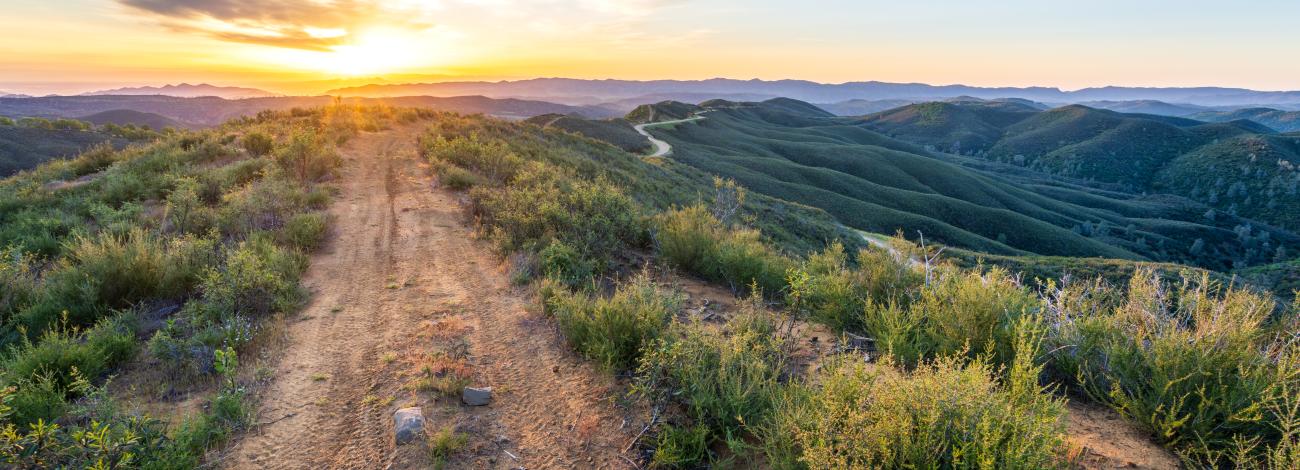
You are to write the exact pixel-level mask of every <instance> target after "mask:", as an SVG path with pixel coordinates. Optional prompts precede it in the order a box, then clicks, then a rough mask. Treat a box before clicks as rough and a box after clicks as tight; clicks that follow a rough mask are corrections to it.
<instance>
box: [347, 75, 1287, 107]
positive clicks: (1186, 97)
mask: <svg viewBox="0 0 1300 470" xmlns="http://www.w3.org/2000/svg"><path fill="white" fill-rule="evenodd" d="M327 93H328V94H330V95H341V96H365V97H384V96H413V95H428V96H460V95H483V96H489V97H496V98H501V97H529V98H531V99H539V100H546V101H555V102H560V103H566V104H595V103H614V102H618V101H621V100H627V99H630V98H636V97H644V96H656V97H659V98H665V99H674V100H678V101H684V102H690V101H696V100H693V99H691V98H693V97H699V96H704V95H709V96H712V97H719V96H727V95H732V96H736V95H745V96H747V97H749V98H751V99H752V98H774V97H786V98H793V99H798V100H803V101H808V102H813V103H839V102H843V101H849V100H913V101H929V100H935V99H946V98H953V97H958V96H970V97H974V98H984V99H992V98H1022V99H1027V100H1033V101H1038V102H1044V103H1054V104H1071V103H1084V102H1095V101H1136V100H1155V101H1163V102H1166V103H1188V104H1193V105H1198V106H1235V107H1244V106H1269V107H1276V108H1281V109H1300V91H1258V90H1249V89H1245V88H1225V87H1189V88H1144V87H1118V86H1108V87H1100V88H1084V89H1081V90H1075V91H1064V90H1061V89H1059V88H1051V87H976V86H968V85H927V84H924V83H887V82H876V81H869V82H848V83H839V84H829V83H817V82H811V81H805V80H774V81H768V80H735V79H726V78H714V79H709V80H651V81H633V80H582V79H571V78H537V79H529V80H517V81H499V82H483V81H465V82H438V83H410V84H400V85H365V86H358V87H347V88H337V89H333V90H330V91H328V92H327Z"/></svg>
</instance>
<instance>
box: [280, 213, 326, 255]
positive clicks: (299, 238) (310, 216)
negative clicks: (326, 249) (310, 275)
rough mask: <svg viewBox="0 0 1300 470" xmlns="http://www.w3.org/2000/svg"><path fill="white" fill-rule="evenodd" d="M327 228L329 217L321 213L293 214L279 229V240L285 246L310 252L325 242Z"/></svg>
mask: <svg viewBox="0 0 1300 470" xmlns="http://www.w3.org/2000/svg"><path fill="white" fill-rule="evenodd" d="M328 228H329V216H328V215H326V214H324V213H322V212H308V213H303V214H295V215H294V216H293V217H290V218H289V221H288V222H285V224H284V227H282V228H281V229H280V237H279V238H280V242H281V243H283V244H285V245H288V246H292V247H297V248H299V249H301V250H305V251H312V250H315V249H316V248H317V247H319V246H320V244H321V243H322V242H324V241H325V235H326V231H327V229H328Z"/></svg>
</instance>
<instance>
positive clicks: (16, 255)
mask: <svg viewBox="0 0 1300 470" xmlns="http://www.w3.org/2000/svg"><path fill="white" fill-rule="evenodd" d="M39 286H40V282H39V281H38V279H37V273H36V269H35V267H34V266H33V260H32V257H31V256H30V255H26V254H24V253H23V252H22V251H20V250H16V249H14V248H3V249H0V325H3V324H7V323H9V319H10V318H12V317H13V316H14V314H16V313H17V312H19V311H21V310H22V309H23V308H26V307H27V306H28V305H30V304H31V303H32V302H33V301H34V300H35V299H36V295H37V292H38V288H39Z"/></svg>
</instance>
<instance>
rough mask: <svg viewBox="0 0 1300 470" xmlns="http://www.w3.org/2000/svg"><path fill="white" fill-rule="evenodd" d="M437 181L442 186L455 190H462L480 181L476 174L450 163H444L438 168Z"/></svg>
mask: <svg viewBox="0 0 1300 470" xmlns="http://www.w3.org/2000/svg"><path fill="white" fill-rule="evenodd" d="M438 181H439V182H441V183H442V185H443V186H446V187H448V188H451V189H454V190H456V191H464V190H466V189H469V188H472V187H474V186H477V185H479V184H480V183H481V182H480V181H479V177H478V175H475V174H474V173H473V172H470V171H469V170H466V169H464V168H461V167H458V166H455V165H451V164H448V165H445V166H443V167H442V168H441V169H440V170H438Z"/></svg>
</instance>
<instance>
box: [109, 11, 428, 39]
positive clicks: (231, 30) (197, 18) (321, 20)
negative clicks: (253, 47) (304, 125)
mask: <svg viewBox="0 0 1300 470" xmlns="http://www.w3.org/2000/svg"><path fill="white" fill-rule="evenodd" d="M118 3H120V4H122V5H125V6H127V7H130V8H131V9H133V10H136V11H139V12H143V13H145V14H147V15H149V16H151V17H152V18H154V19H156V20H157V21H158V22H159V23H161V24H162V25H163V26H165V27H167V28H170V29H173V30H176V31H181V32H190V33H201V34H206V35H209V36H211V37H214V38H217V39H221V40H225V41H232V42H243V43H252V44H262V45H268V46H276V47H286V48H294V49H305V50H330V49H331V48H332V47H333V46H337V45H341V44H346V43H347V41H348V37H349V35H350V34H351V33H354V32H356V31H357V30H359V29H361V28H363V27H365V26H366V25H373V24H385V25H388V26H390V27H394V28H405V29H412V30H422V29H428V28H430V27H432V26H433V24H432V22H430V21H428V19H427V18H428V16H429V12H430V10H429V6H430V5H434V4H433V3H425V4H423V5H420V4H419V3H420V2H399V3H402V4H403V5H404V6H400V7H393V6H392V3H393V2H380V1H366V0H118ZM321 31H329V32H332V33H331V34H320V32H321Z"/></svg>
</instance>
